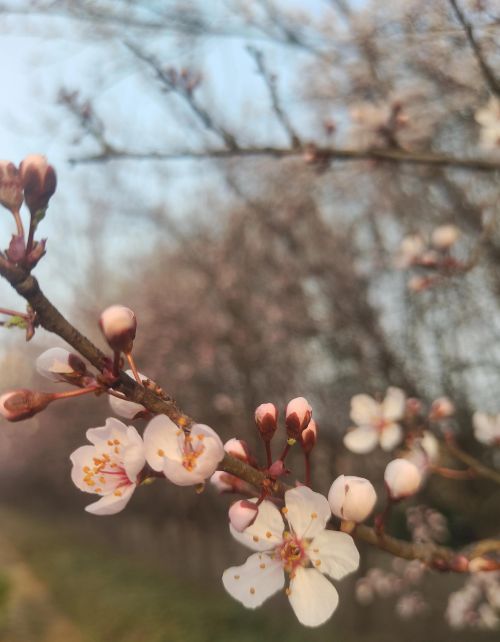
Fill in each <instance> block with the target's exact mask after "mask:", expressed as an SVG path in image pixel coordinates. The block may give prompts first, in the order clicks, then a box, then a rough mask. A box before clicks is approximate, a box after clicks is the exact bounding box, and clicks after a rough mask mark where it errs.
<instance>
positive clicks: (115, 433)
mask: <svg viewBox="0 0 500 642" xmlns="http://www.w3.org/2000/svg"><path fill="white" fill-rule="evenodd" d="M85 434H86V436H87V439H88V440H89V441H90V443H91V444H94V446H98V447H99V448H101V447H105V450H106V449H107V448H106V447H107V446H108V445H107V442H108V440H113V439H119V440H120V441H125V439H126V434H127V426H126V425H125V424H124V423H122V422H121V421H120V420H119V419H116V418H115V417H108V419H106V424H105V425H104V426H99V427H98V428H89V429H88V430H87V432H86V433H85Z"/></svg>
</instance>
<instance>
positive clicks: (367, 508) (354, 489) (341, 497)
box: [328, 475, 377, 523]
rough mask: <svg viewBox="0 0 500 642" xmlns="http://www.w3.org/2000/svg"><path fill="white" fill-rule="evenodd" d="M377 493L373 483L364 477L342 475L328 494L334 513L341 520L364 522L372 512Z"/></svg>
mask: <svg viewBox="0 0 500 642" xmlns="http://www.w3.org/2000/svg"><path fill="white" fill-rule="evenodd" d="M376 501H377V493H376V492H375V489H374V488H373V485H372V484H371V482H369V481H368V479H364V478H363V477H353V476H351V475H340V477H337V479H336V480H335V481H334V482H333V484H332V485H331V487H330V491H329V493H328V502H329V504H330V508H331V509H332V513H333V514H334V515H336V516H337V517H340V519H344V520H347V521H352V522H357V523H360V522H363V521H364V520H365V519H366V518H367V517H368V516H369V515H370V513H371V512H372V510H373V507H374V506H375V502H376Z"/></svg>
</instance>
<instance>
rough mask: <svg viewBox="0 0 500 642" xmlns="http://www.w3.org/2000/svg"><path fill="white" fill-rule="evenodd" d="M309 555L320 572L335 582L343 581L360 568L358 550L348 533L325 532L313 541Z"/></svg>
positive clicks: (308, 551)
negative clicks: (346, 576)
mask: <svg viewBox="0 0 500 642" xmlns="http://www.w3.org/2000/svg"><path fill="white" fill-rule="evenodd" d="M307 553H308V555H309V559H310V560H311V561H312V563H313V564H314V565H315V566H316V568H317V569H318V571H321V572H322V573H326V574H327V575H329V576H330V577H331V578H333V579H334V580H341V579H342V578H343V577H344V576H345V575H348V574H349V573H353V572H354V571H355V570H356V569H357V568H358V566H359V552H358V549H357V548H356V545H355V544H354V540H353V539H352V537H351V536H350V535H348V534H347V533H341V532H339V531H326V530H325V531H323V532H322V533H320V534H319V535H318V536H317V537H315V538H314V539H313V541H312V542H311V544H310V546H309V548H308V550H307ZM318 562H319V564H318Z"/></svg>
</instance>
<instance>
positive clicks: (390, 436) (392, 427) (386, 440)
mask: <svg viewBox="0 0 500 642" xmlns="http://www.w3.org/2000/svg"><path fill="white" fill-rule="evenodd" d="M402 440H403V431H402V429H401V426H400V425H399V424H389V425H388V426H385V428H384V429H383V430H382V432H381V434H380V446H381V448H382V450H385V451H387V452H389V451H390V450H394V448H396V446H398V445H399V444H400V443H401V441H402Z"/></svg>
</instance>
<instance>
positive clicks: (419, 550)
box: [0, 256, 500, 572]
mask: <svg viewBox="0 0 500 642" xmlns="http://www.w3.org/2000/svg"><path fill="white" fill-rule="evenodd" d="M0 275H1V276H3V277H4V278H5V279H6V280H7V281H8V282H9V283H10V284H11V285H12V287H13V288H14V289H15V290H16V292H17V293H18V294H19V295H20V296H22V297H23V298H24V299H26V301H27V302H28V303H29V304H30V305H31V307H32V308H33V310H34V311H35V312H36V314H37V319H38V321H39V323H40V325H41V326H42V327H43V328H45V329H46V330H48V331H49V332H52V333H54V334H56V335H58V336H59V337H61V338H62V339H64V340H65V341H66V342H67V343H68V344H69V345H70V346H71V347H72V348H73V349H74V350H76V351H77V352H79V353H80V354H81V355H82V356H83V357H85V358H86V359H87V360H88V361H89V362H90V363H91V364H92V365H93V366H94V367H95V368H97V369H98V370H99V371H100V372H102V371H103V370H104V369H106V368H107V366H108V365H109V359H108V357H106V355H105V354H104V353H103V352H101V350H99V348H97V347H96V346H95V345H94V344H93V343H92V342H91V341H89V340H88V339H87V338H86V337H85V336H84V335H83V334H81V333H80V332H79V331H78V330H77V329H76V328H75V327H74V326H72V325H71V324H70V323H69V322H68V321H67V320H66V319H65V318H64V317H63V316H62V314H61V313H60V312H59V311H58V310H57V308H55V307H54V305H53V304H52V303H51V302H50V301H49V300H48V299H47V298H46V297H45V295H44V294H43V292H42V290H41V289H40V286H39V284H38V281H37V280H36V278H35V277H33V276H32V275H30V274H28V273H27V272H25V271H24V270H22V269H21V268H19V267H15V266H12V265H11V264H9V262H8V261H7V260H6V259H5V258H4V257H3V256H0ZM116 389H117V390H119V391H120V392H123V393H124V394H125V395H126V396H127V398H128V399H129V400H130V401H134V402H136V403H140V404H142V405H143V406H145V407H146V408H147V409H148V410H150V411H151V412H152V413H155V414H165V415H167V416H168V417H170V418H171V419H172V420H173V421H174V422H176V423H177V424H178V425H179V426H183V427H184V426H189V425H190V424H192V423H193V419H191V418H190V417H189V416H188V415H186V414H184V413H183V412H182V411H181V410H180V409H179V408H178V407H177V405H176V403H175V401H174V400H173V399H171V398H170V397H167V396H165V398H161V397H159V396H158V395H157V394H155V393H154V392H153V391H152V390H150V389H148V388H145V387H142V386H140V385H138V384H137V383H136V382H135V381H134V380H133V379H131V378H130V377H129V376H128V375H126V374H125V373H124V372H120V375H119V381H118V383H117V385H116ZM219 468H220V470H223V471H225V472H227V473H230V474H232V475H235V476H237V477H239V478H240V479H243V480H245V481H247V482H248V483H250V484H252V485H253V486H255V488H256V489H261V488H262V487H263V485H267V487H268V488H269V490H270V491H271V492H272V493H273V494H275V495H277V496H283V494H284V493H285V491H286V490H287V489H288V488H289V486H287V485H285V484H283V483H281V482H280V481H275V480H270V479H269V476H268V475H267V474H266V473H265V472H262V471H259V470H257V469H255V468H253V467H251V466H249V465H248V464H246V463H245V462H243V461H241V460H239V459H236V458H235V457H232V456H230V455H228V454H226V455H225V456H224V459H223V460H222V461H221V463H220V464H219ZM352 534H353V536H354V537H355V538H356V539H358V540H361V541H364V542H366V543H368V544H370V545H371V546H374V547H376V548H378V549H381V550H384V551H387V552H388V553H391V554H393V555H395V556H397V557H402V558H404V559H408V560H412V559H418V560H420V561H422V562H424V563H425V564H427V565H428V566H430V567H431V568H436V569H439V570H448V571H456V572H466V571H467V570H468V568H467V560H471V559H474V558H476V557H481V558H482V556H483V555H484V553H488V552H497V551H498V550H499V549H500V540H495V539H488V540H483V541H478V542H474V543H473V544H471V545H470V546H469V554H468V555H467V554H466V553H457V552H456V551H454V550H452V549H450V548H446V547H442V546H437V545H435V544H417V543H412V542H407V541H403V540H399V539H396V538H394V537H391V536H389V535H385V534H383V535H380V534H378V533H377V532H376V531H375V529H373V528H371V527H369V526H365V525H362V524H360V525H358V526H357V527H356V528H355V529H354V532H353V533H352ZM464 556H465V557H466V562H465V563H464ZM487 561H488V563H489V567H488V570H493V569H495V570H496V569H497V568H500V562H498V563H497V562H495V561H494V560H487Z"/></svg>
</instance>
